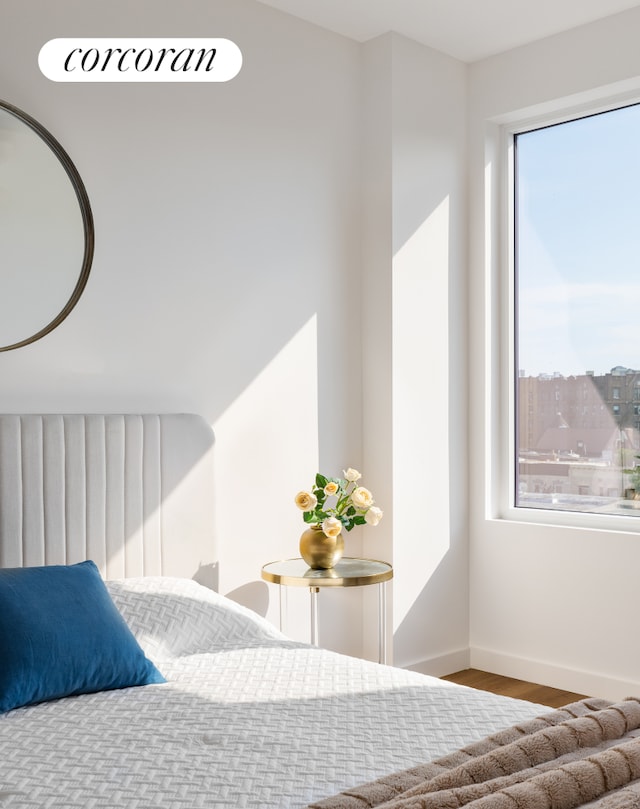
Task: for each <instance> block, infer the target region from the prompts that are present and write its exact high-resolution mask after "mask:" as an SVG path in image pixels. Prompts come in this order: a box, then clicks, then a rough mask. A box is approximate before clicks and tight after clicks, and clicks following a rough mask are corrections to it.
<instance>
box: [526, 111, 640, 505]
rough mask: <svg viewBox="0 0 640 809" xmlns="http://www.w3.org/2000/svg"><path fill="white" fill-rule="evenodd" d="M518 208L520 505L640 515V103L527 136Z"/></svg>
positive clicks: (531, 132) (536, 130)
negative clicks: (637, 497)
mask: <svg viewBox="0 0 640 809" xmlns="http://www.w3.org/2000/svg"><path fill="white" fill-rule="evenodd" d="M513 210H514V221H513V225H514V270H515V284H514V288H515V301H514V311H515V317H514V321H515V360H516V369H515V375H514V376H515V385H516V390H515V402H516V418H515V433H516V434H515V442H514V443H515V449H516V463H515V476H516V480H515V481H514V483H515V487H514V488H515V493H516V494H515V505H516V507H518V508H543V509H551V510H562V511H580V512H590V513H605V514H624V515H632V516H640V508H638V509H636V505H640V504H637V502H636V501H635V500H633V499H632V498H633V497H634V496H635V491H638V492H640V469H638V471H637V472H636V471H633V470H634V467H635V465H636V461H638V458H640V431H639V426H640V421H639V420H638V405H637V404H636V405H634V404H633V403H634V402H638V401H639V400H640V335H639V329H638V322H639V313H640V275H639V274H638V271H637V256H638V255H640V227H638V222H639V221H640V105H638V104H633V105H630V106H626V107H621V108H619V109H615V110H611V111H608V112H604V113H599V114H596V115H590V116H586V117H583V118H579V119H575V120H571V121H567V122H564V123H561V124H554V125H551V126H546V127H541V128H538V129H533V130H529V131H526V132H520V133H518V134H516V135H515V136H514V205H513ZM583 402H588V403H589V405H588V406H586V404H585V405H584V406H583V404H582V403H583ZM638 462H639V463H640V461H638ZM559 481H561V483H560V482H559Z"/></svg>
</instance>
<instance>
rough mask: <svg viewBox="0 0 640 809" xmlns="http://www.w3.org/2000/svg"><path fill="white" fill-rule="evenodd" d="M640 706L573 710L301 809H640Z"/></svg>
mask: <svg viewBox="0 0 640 809" xmlns="http://www.w3.org/2000/svg"><path fill="white" fill-rule="evenodd" d="M639 729H640V699H635V698H634V699H626V700H623V701H622V702H618V703H612V702H609V701H606V700H601V699H585V700H581V701H580V702H574V703H572V704H571V705H567V706H565V707H564V708H561V709H560V710H557V711H552V712H550V713H548V714H545V715H543V716H540V717H538V718H537V719H532V720H530V721H528V722H522V723H520V724H518V725H514V726H513V727H510V728H507V729H506V730H503V731H500V732H499V733H496V734H494V735H492V736H489V737H487V738H486V739H483V740H482V741H479V742H474V743H473V744H470V745H468V746H467V747H464V748H462V749H461V750H458V751H456V752H455V753H451V754H449V755H447V756H444V757H443V758H440V759H438V760H437V761H434V762H431V763H430V764H424V765H421V766H419V767H413V768H411V769H410V770H405V771H403V772H399V773H395V774H394V775H390V776H387V777H385V778H381V779H379V780H377V781H373V782H371V783H370V784H366V785H364V786H361V787H358V788H355V789H348V790H345V792H342V793H341V794H340V795H336V796H335V797H333V798H327V799H326V800H321V801H319V802H317V803H314V804H312V805H311V806H310V807H309V809H370V807H378V808H379V809H459V808H460V807H466V809H574V807H577V806H580V807H589V809H634V808H636V809H640V730H639Z"/></svg>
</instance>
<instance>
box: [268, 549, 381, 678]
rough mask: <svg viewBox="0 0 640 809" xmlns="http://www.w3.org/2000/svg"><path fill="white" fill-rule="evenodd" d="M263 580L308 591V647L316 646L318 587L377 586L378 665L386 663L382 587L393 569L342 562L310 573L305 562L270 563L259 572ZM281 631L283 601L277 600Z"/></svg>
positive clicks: (367, 561)
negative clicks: (309, 636)
mask: <svg viewBox="0 0 640 809" xmlns="http://www.w3.org/2000/svg"><path fill="white" fill-rule="evenodd" d="M262 578H263V579H264V580H265V581H268V582H272V583H273V584H277V585H279V586H280V587H308V588H309V594H310V598H311V643H312V644H313V645H314V646H317V645H318V593H319V592H320V588H321V587H364V586H366V585H368V584H377V585H378V661H379V662H380V663H386V662H387V635H386V631H385V628H386V627H385V618H386V613H387V591H386V587H385V584H386V582H388V581H389V579H391V578H393V567H392V566H391V565H390V564H388V563H387V562H379V561H378V560H377V559H351V558H343V559H341V560H340V561H339V562H338V563H337V564H336V565H335V566H334V567H332V568H330V569H329V570H312V569H311V568H310V567H309V565H307V563H306V562H305V561H304V559H283V560H280V561H278V562H269V563H268V564H266V565H264V566H263V568H262ZM280 603H281V609H280V629H282V599H280Z"/></svg>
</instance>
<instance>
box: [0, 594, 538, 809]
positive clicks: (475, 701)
mask: <svg viewBox="0 0 640 809" xmlns="http://www.w3.org/2000/svg"><path fill="white" fill-rule="evenodd" d="M109 589H110V591H111V593H112V595H113V597H114V600H115V601H116V604H117V605H118V607H119V608H120V610H121V612H122V613H123V615H124V616H125V618H126V620H127V622H128V623H129V625H130V626H131V628H132V629H133V631H134V634H135V635H136V636H137V638H138V640H139V641H140V643H141V644H142V645H143V647H144V648H145V651H146V652H147V654H148V655H149V656H150V657H151V659H152V660H153V661H154V662H155V663H156V664H157V665H158V667H159V668H160V670H161V671H162V673H163V674H164V675H165V677H166V678H167V680H168V682H167V683H166V684H161V685H151V686H145V687H142V688H129V689H123V690H120V691H110V692H105V693H100V694H87V695H82V696H78V697H71V698H67V699H61V700H57V701H55V702H50V703H45V704H42V705H37V706H32V707H28V708H19V709H16V710H14V711H10V712H9V713H7V714H3V715H2V716H0V806H2V807H3V809H4V807H5V806H7V807H11V809H52V808H53V807H55V808H56V809H75V807H78V809H94V808H96V809H97V808H98V807H100V808H101V809H165V808H167V809H168V808H169V807H170V809H194V807H230V808H232V809H241V808H242V807H277V808H278V809H292V808H293V807H304V806H307V805H308V804H310V803H312V802H313V801H318V800H320V799H322V798H326V797H327V796H330V795H334V794H336V793H339V792H340V791H341V790H344V789H346V788H347V787H350V786H354V785H357V784H362V783H365V782H368V781H372V780H374V779H376V778H379V777H381V776H383V775H385V774H387V773H390V772H394V771H398V770H403V769H406V768H409V767H414V766H416V765H418V764H420V763H422V762H425V761H429V760H433V759H435V758H438V757H441V756H443V755H445V754H447V753H450V752H452V751H454V750H456V749H457V748H460V747H462V746H464V745H468V744H469V743H471V742H473V741H478V740H480V739H482V738H483V737H485V736H487V735H489V734H492V733H495V732H496V731H497V730H499V729H500V728H504V727H507V726H509V725H512V724H513V723H514V722H520V721H524V720H527V719H531V718H532V717H534V716H536V715H539V714H540V713H541V711H542V710H543V709H541V707H540V706H534V705H531V704H529V703H525V702H520V701H517V700H510V699H506V698H501V697H496V696H493V695H490V694H484V693H481V692H479V691H474V690H472V689H467V688H462V687H460V686H455V685H452V684H450V683H446V682H443V681H440V680H436V679H433V678H429V677H425V676H423V675H420V674H417V673H414V672H408V671H404V670H401V669H395V668H392V667H387V666H380V665H378V664H376V663H370V662H367V661H362V660H358V659H354V658H349V657H345V656H342V655H338V654H335V653H332V652H329V651H325V650H321V649H316V648H313V647H310V646H307V645H305V644H301V643H297V642H293V641H290V640H288V639H287V638H285V637H284V636H282V635H281V634H280V633H279V632H278V631H277V630H275V629H274V628H273V627H272V626H271V625H270V624H269V623H268V622H266V621H264V620H262V619H261V618H259V617H257V616H255V615H254V614H253V613H251V612H249V611H248V610H244V609H243V608H241V607H239V606H238V605H236V604H234V603H233V602H230V601H228V600H226V599H224V598H223V597H221V596H219V595H217V594H216V593H213V592H211V591H209V590H206V589H204V588H202V587H200V586H199V585H197V584H195V583H194V582H191V581H187V580H182V579H159V578H158V579H154V578H146V579H132V580H127V581H121V582H111V583H109Z"/></svg>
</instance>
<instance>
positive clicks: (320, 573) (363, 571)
mask: <svg viewBox="0 0 640 809" xmlns="http://www.w3.org/2000/svg"><path fill="white" fill-rule="evenodd" d="M262 578H263V579H264V580H265V581H269V582H272V583H274V584H285V585H293V586H294V587H362V586H363V585H366V584H379V583H380V582H383V581H388V580H389V579H391V578H393V567H392V566H391V565H390V564H388V563H387V562H379V561H378V560H377V559H351V558H348V557H347V558H343V559H341V560H340V561H339V562H338V563H337V564H336V565H335V566H334V567H332V568H330V569H329V570H312V569H311V568H310V567H309V565H307V563H306V562H305V561H304V559H281V560H280V561H277V562H269V563H268V564H266V565H264V566H263V568H262Z"/></svg>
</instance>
